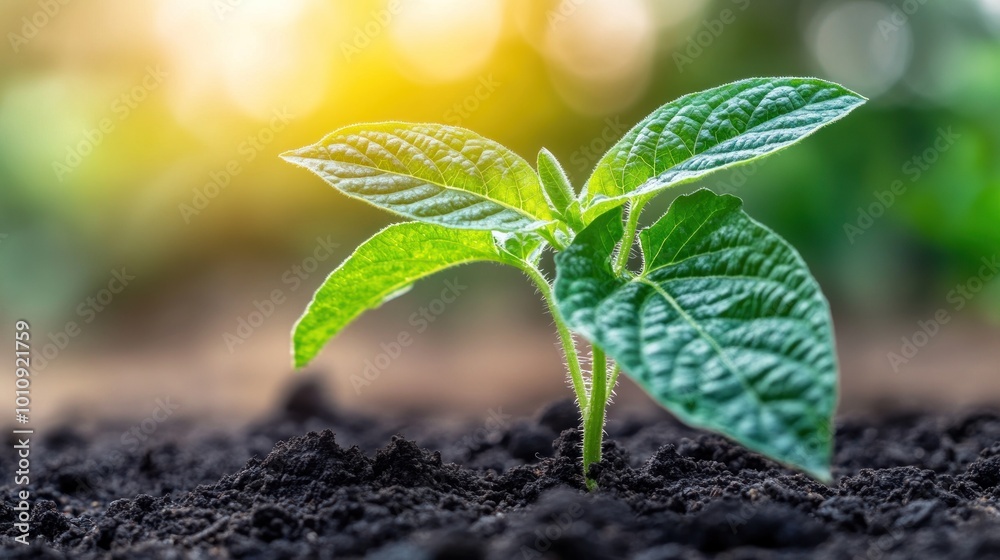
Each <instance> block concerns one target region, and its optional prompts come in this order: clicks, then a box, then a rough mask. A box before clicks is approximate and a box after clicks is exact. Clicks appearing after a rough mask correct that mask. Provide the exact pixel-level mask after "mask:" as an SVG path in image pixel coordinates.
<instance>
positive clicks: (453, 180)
mask: <svg viewBox="0 0 1000 560" xmlns="http://www.w3.org/2000/svg"><path fill="white" fill-rule="evenodd" d="M282 157H283V158H285V159H286V160H288V161H290V162H292V163H294V164H296V165H300V166H302V167H305V168H306V169H308V170H310V171H312V172H313V173H315V174H317V175H319V176H320V177H321V178H323V180H325V181H326V182H327V183H329V184H330V185H332V186H333V187H335V188H337V189H338V190H340V191H341V192H343V193H344V194H346V195H348V196H351V197H354V198H360V199H361V200H364V201H367V202H369V203H371V204H373V205H375V206H378V207H379V208H382V209H384V210H389V211H390V212H394V213H396V214H399V215H401V216H405V217H407V218H413V219H415V220H420V221H423V222H429V223H434V224H440V225H443V226H447V227H452V228H460V229H484V230H493V231H527V230H532V229H537V228H539V227H542V226H543V225H545V224H546V223H548V222H550V221H552V219H553V216H552V212H551V210H550V209H549V207H548V204H547V203H546V201H545V194H544V192H542V187H541V185H540V184H539V182H538V176H537V175H535V172H534V170H532V169H531V166H530V165H529V164H528V162H526V161H524V159H522V158H521V157H519V156H518V155H517V154H515V153H514V152H512V151H510V150H509V149H507V148H505V147H503V146H501V145H500V144H498V143H496V142H494V141H492V140H488V139H486V138H483V137H482V136H480V135H478V134H476V133H474V132H471V131H468V130H465V129H464V128H457V127H453V126H444V125H439V124H411V123H402V122H386V123H373V124H360V125H354V126H348V127H345V128H341V129H340V130H337V131H335V132H333V133H331V134H329V135H328V136H326V137H325V138H323V139H322V140H320V141H319V142H318V143H316V144H313V145H311V146H306V147H304V148H300V149H298V150H292V151H290V152H286V153H284V154H282Z"/></svg>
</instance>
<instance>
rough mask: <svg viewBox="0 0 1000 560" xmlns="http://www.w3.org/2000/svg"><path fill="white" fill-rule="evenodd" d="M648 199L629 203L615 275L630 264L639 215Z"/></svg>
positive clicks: (616, 259)
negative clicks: (629, 259)
mask: <svg viewBox="0 0 1000 560" xmlns="http://www.w3.org/2000/svg"><path fill="white" fill-rule="evenodd" d="M646 201H647V199H645V198H642V197H640V198H637V199H635V200H634V201H632V202H630V203H629V205H628V220H627V221H626V222H625V235H624V236H622V244H621V247H619V248H618V256H617V257H615V268H614V270H615V275H616V276H617V275H620V274H621V273H622V272H623V271H624V270H625V267H626V266H628V258H629V256H630V255H631V254H632V245H633V244H635V230H636V229H638V227H639V215H640V214H642V207H643V206H645V205H646Z"/></svg>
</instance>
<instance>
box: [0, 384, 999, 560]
mask: <svg viewBox="0 0 1000 560" xmlns="http://www.w3.org/2000/svg"><path fill="white" fill-rule="evenodd" d="M317 391H318V388H317V387H315V386H312V385H308V384H307V385H305V386H303V387H300V388H299V389H298V390H296V391H293V393H292V395H291V396H290V397H289V398H288V399H287V400H286V402H285V403H284V404H283V406H282V407H280V408H279V412H278V413H277V415H276V417H275V418H271V419H268V420H267V421H266V422H260V423H258V424H255V425H252V426H249V427H247V428H245V429H243V430H239V431H230V432H228V433H217V432H211V431H206V429H205V428H203V427H200V426H199V425H198V424H197V423H193V422H190V423H185V422H183V421H180V420H174V419H171V420H169V421H168V422H167V423H166V424H164V425H163V426H162V427H161V428H160V430H159V431H157V432H156V433H154V434H151V435H150V436H149V438H148V439H147V441H145V442H143V443H142V445H138V446H131V447H130V446H126V445H123V443H122V439H121V438H120V434H121V433H122V431H124V430H123V429H121V428H119V429H118V431H115V430H111V429H106V428H102V429H100V430H97V431H96V432H97V435H95V434H87V433H81V432H80V431H78V430H77V429H75V428H72V427H65V428H61V429H58V430H48V431H47V432H48V433H46V434H44V435H42V437H41V439H40V440H39V441H37V442H35V443H34V444H33V445H34V447H33V449H32V459H33V462H32V473H31V486H30V488H31V492H32V498H33V499H34V506H33V513H32V520H31V527H32V534H31V540H32V541H33V544H32V545H31V546H29V547H25V546H23V545H20V544H16V543H13V541H12V539H13V536H14V535H15V534H16V533H15V532H14V529H13V526H12V524H13V523H14V519H15V515H14V514H15V512H14V510H13V509H12V507H13V505H14V504H15V503H16V502H15V500H14V497H15V492H16V490H18V489H20V488H16V487H14V486H13V485H12V484H11V482H10V481H12V478H13V477H12V476H11V477H5V478H8V480H9V481H8V482H7V483H6V485H5V486H3V495H4V500H3V503H2V504H0V522H2V523H3V527H4V531H5V535H6V537H7V538H5V539H4V546H3V548H2V549H0V554H2V556H4V557H11V558H262V559H264V558H267V559H271V558H354V557H369V558H375V559H381V560H395V559H399V560H403V559H416V560H421V559H428V560H429V559H453V558H454V559H471V560H475V559H478V558H484V559H508V558H517V559H522V558H566V559H590V558H593V559H604V558H608V559H611V558H632V559H636V560H640V559H641V560H668V559H691V560H695V559H703V558H726V559H733V560H736V559H740V560H744V559H746V560H749V559H755V558H769V559H770V558H782V559H793V558H824V559H826V558H829V559H834V558H836V559H845V560H854V559H862V558H863V559H872V560H880V559H895V558H946V559H951V560H961V559H984V558H986V559H988V558H1000V415H998V414H997V413H996V412H995V411H977V412H967V413H964V414H956V415H950V416H943V415H933V414H895V415H892V416H888V417H884V418H880V419H877V420H873V419H870V418H869V419H859V418H854V419H843V420H841V421H839V422H838V424H837V450H836V457H835V461H834V462H835V468H834V477H835V482H834V484H833V485H832V486H826V485H824V484H821V483H818V482H816V481H814V480H812V479H810V478H808V477H806V476H804V475H802V474H798V473H795V472H793V471H790V470H788V469H786V468H783V467H781V466H780V465H778V464H775V463H774V462H771V461H769V460H767V459H765V458H763V457H761V456H760V455H757V454H755V453H752V452H749V451H747V450H745V449H743V448H742V447H739V446H738V445H735V444H733V443H732V442H730V441H729V440H726V439H725V438H722V437H720V436H716V435H713V434H707V433H704V432H700V431H697V430H693V429H691V428H688V427H686V426H683V425H681V424H680V423H678V422H676V421H674V420H672V419H671V418H669V417H668V416H666V415H665V414H664V415H661V416H658V417H656V418H652V419H650V418H645V419H636V418H624V419H617V420H616V419H614V418H616V416H617V415H616V414H615V412H614V411H613V412H612V414H611V416H612V418H613V419H612V421H611V422H610V423H609V424H608V428H607V432H608V438H607V440H606V443H605V447H604V459H603V461H602V462H601V463H600V464H599V465H597V466H595V472H596V476H597V479H598V482H599V485H600V490H599V491H597V492H593V493H587V492H586V491H585V489H584V483H583V478H582V476H581V472H580V465H579V448H580V433H579V431H578V430H577V429H576V428H575V427H574V426H575V424H576V422H577V416H576V411H575V409H574V408H573V405H572V403H570V402H568V401H561V402H556V403H553V404H551V405H549V406H547V407H545V408H544V409H542V410H541V411H539V412H538V413H537V414H536V415H535V416H534V418H530V419H520V420H518V419H513V418H506V415H504V414H502V413H499V412H491V417H492V418H491V420H488V421H487V422H486V425H485V427H484V425H483V424H479V425H478V426H469V427H466V428H463V429H457V430H456V429H445V428H442V427H437V426H435V424H433V423H432V422H431V421H430V420H425V421H423V422H421V421H420V420H414V419H409V420H407V421H406V422H395V423H393V422H389V421H386V420H376V419H372V418H362V417H358V416H353V415H347V414H342V413H338V412H337V411H335V410H334V409H332V408H331V407H330V406H329V405H328V404H326V403H324V402H322V400H321V399H317V398H315V395H316V393H317ZM426 417H427V416H425V418H426ZM125 428H127V426H126V427H125ZM8 433H9V432H8ZM9 443H10V444H13V442H9ZM12 455H13V454H12V453H5V454H3V458H2V461H0V471H2V472H6V473H13V472H14V470H16V467H15V465H14V463H13V457H12Z"/></svg>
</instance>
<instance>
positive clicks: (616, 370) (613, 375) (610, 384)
mask: <svg viewBox="0 0 1000 560" xmlns="http://www.w3.org/2000/svg"><path fill="white" fill-rule="evenodd" d="M621 371H622V368H621V367H620V366H619V365H618V364H615V367H614V369H612V370H611V378H610V379H608V399H609V400H610V399H611V391H614V390H615V385H618V374H619V373H621ZM605 406H607V402H605Z"/></svg>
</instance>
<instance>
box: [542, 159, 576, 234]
mask: <svg viewBox="0 0 1000 560" xmlns="http://www.w3.org/2000/svg"><path fill="white" fill-rule="evenodd" d="M538 177H539V179H541V181H542V188H543V189H544V190H545V195H546V196H547V197H548V200H549V206H550V207H551V208H552V210H553V212H554V213H555V214H556V215H557V216H558V217H559V218H560V219H561V220H562V221H564V222H566V223H568V224H569V225H571V226H573V227H579V226H582V224H581V223H580V203H579V201H577V199H576V193H575V192H573V186H572V185H570V182H569V177H567V176H566V172H565V171H564V170H563V168H562V166H561V165H559V160H557V159H556V156H554V155H552V152H550V151H548V150H546V149H545V148H542V149H541V151H539V152H538Z"/></svg>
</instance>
